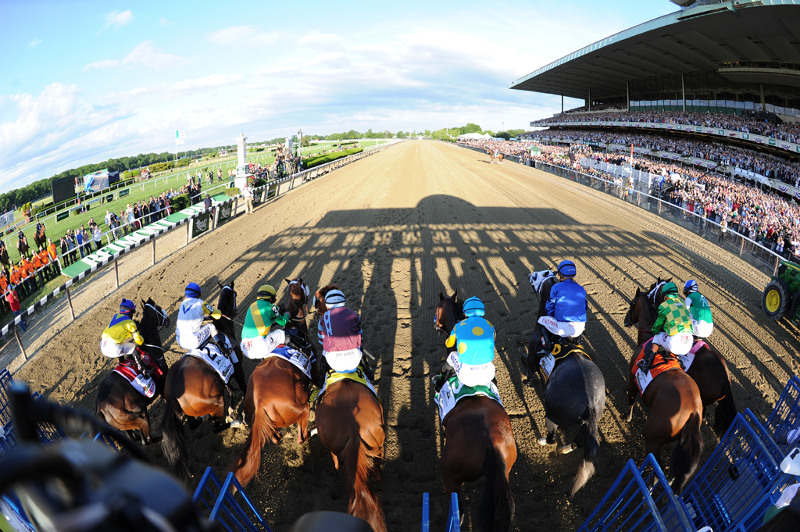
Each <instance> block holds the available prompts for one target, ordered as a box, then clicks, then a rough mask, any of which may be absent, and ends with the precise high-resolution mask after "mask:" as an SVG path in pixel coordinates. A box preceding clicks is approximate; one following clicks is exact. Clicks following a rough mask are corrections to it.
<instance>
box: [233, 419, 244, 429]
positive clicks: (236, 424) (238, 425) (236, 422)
mask: <svg viewBox="0 0 800 532" xmlns="http://www.w3.org/2000/svg"><path fill="white" fill-rule="evenodd" d="M241 427H244V423H242V421H241V420H239V419H234V420H233V421H231V428H232V429H238V428H241Z"/></svg>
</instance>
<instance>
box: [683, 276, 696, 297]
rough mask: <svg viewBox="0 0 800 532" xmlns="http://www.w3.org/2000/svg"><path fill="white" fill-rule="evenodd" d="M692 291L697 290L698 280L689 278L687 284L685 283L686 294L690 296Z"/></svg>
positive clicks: (684, 290)
mask: <svg viewBox="0 0 800 532" xmlns="http://www.w3.org/2000/svg"><path fill="white" fill-rule="evenodd" d="M691 292H697V281H695V280H694V279H689V280H688V281H686V284H684V285H683V293H684V295H687V296H688V295H689V294H690V293H691Z"/></svg>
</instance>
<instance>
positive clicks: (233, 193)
mask: <svg viewBox="0 0 800 532" xmlns="http://www.w3.org/2000/svg"><path fill="white" fill-rule="evenodd" d="M239 194H240V191H239V189H238V188H236V187H231V188H226V189H225V195H226V196H228V197H229V198H232V197H234V196H238V195H239Z"/></svg>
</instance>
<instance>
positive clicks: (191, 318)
mask: <svg viewBox="0 0 800 532" xmlns="http://www.w3.org/2000/svg"><path fill="white" fill-rule="evenodd" d="M200 293H201V292H200V285H198V284H197V283H189V284H187V285H186V290H185V291H184V294H185V295H186V299H184V300H183V302H182V303H181V306H180V310H178V323H177V326H176V329H175V339H176V340H177V341H178V345H179V346H181V347H182V348H183V349H187V350H191V349H198V348H200V347H202V346H203V345H204V344H205V343H206V342H208V341H209V340H211V339H212V338H213V339H214V340H216V343H217V346H218V347H219V348H220V349H222V350H223V353H224V354H226V355H227V349H225V345H226V342H225V341H224V340H223V339H222V338H219V336H220V335H219V333H218V332H217V328H216V327H214V324H213V323H206V324H205V325H204V324H203V321H204V320H205V319H207V318H211V319H215V320H218V319H220V318H221V317H222V312H220V311H219V310H216V309H214V307H212V306H211V305H210V304H208V303H206V302H205V301H203V300H202V299H200Z"/></svg>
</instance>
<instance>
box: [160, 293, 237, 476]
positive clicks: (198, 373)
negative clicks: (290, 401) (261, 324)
mask: <svg viewBox="0 0 800 532" xmlns="http://www.w3.org/2000/svg"><path fill="white" fill-rule="evenodd" d="M217 308H218V309H219V310H220V312H222V314H223V317H222V318H220V319H219V320H215V322H214V324H215V327H217V328H218V330H219V331H220V332H221V331H222V330H223V328H224V327H226V324H225V323H223V322H226V321H229V320H230V319H232V317H233V316H235V315H236V291H235V290H234V289H233V282H231V283H230V284H229V285H226V286H224V287H223V288H222V290H221V291H220V296H219V305H218V307H217ZM240 362H241V359H240ZM226 389H227V387H226V385H225V383H224V382H223V381H222V378H220V376H219V374H218V373H217V372H216V371H215V370H214V369H213V368H212V367H211V366H209V365H208V363H206V362H205V361H203V360H201V359H199V358H197V357H194V356H186V355H184V356H183V357H181V359H180V360H179V361H178V362H176V363H175V364H174V365H173V366H172V368H170V371H169V373H168V374H167V382H166V387H165V391H164V398H165V400H166V403H167V404H166V407H165V409H164V416H163V418H162V420H161V432H162V434H163V440H162V441H161V448H162V450H163V452H164V456H165V457H166V459H167V461H168V462H169V463H170V465H171V466H173V467H175V466H176V465H177V464H180V466H181V467H182V469H181V470H178V471H179V472H184V473H186V475H189V474H190V473H189V469H188V467H187V465H186V443H185V441H184V437H183V427H182V423H181V419H182V417H183V415H186V416H189V417H190V418H194V419H193V420H190V421H189V424H190V426H191V427H192V428H195V427H197V426H198V425H199V424H200V423H201V422H202V419H201V418H204V417H211V418H212V419H213V420H214V430H215V431H217V432H219V431H222V430H225V429H227V428H229V427H231V426H233V427H238V426H239V425H240V422H239V421H238V420H236V421H234V422H231V421H228V420H227V419H226V416H228V413H229V412H228V410H229V409H228V408H227V405H226V403H228V402H229V400H230V397H229V396H226Z"/></svg>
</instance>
